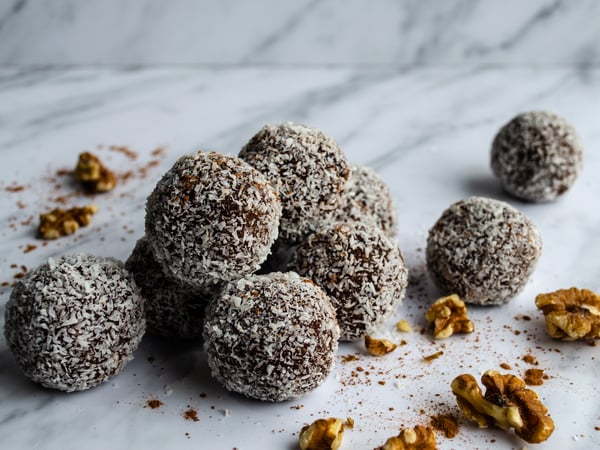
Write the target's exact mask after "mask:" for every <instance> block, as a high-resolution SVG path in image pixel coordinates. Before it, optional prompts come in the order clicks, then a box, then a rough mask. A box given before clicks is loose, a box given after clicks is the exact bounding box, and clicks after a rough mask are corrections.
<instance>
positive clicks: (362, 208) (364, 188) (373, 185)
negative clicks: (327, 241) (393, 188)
mask: <svg viewBox="0 0 600 450" xmlns="http://www.w3.org/2000/svg"><path fill="white" fill-rule="evenodd" d="M336 221H337V222H347V221H359V222H362V221H371V222H373V223H374V224H375V225H377V226H378V227H380V228H381V229H382V230H383V231H385V232H386V234H387V235H388V236H390V237H393V236H395V235H396V228H397V221H396V209H395V208H394V202H393V200H392V194H391V192H390V189H389V187H388V186H387V184H385V183H384V182H383V180H382V179H381V178H379V176H378V175H377V173H375V171H374V170H373V169H371V168H369V167H365V166H360V165H353V166H352V170H351V172H350V179H349V180H348V187H347V189H346V192H345V193H344V201H343V206H342V209H340V210H339V212H338V215H337V219H336Z"/></svg>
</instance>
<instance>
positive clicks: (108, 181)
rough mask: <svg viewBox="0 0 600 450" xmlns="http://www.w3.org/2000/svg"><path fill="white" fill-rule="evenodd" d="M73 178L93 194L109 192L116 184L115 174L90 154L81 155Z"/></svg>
mask: <svg viewBox="0 0 600 450" xmlns="http://www.w3.org/2000/svg"><path fill="white" fill-rule="evenodd" d="M73 176H74V177H75V179H76V180H77V181H79V182H80V183H81V185H82V186H83V187H84V189H85V190H87V191H88V192H91V193H97V192H108V191H110V190H111V189H113V188H114V187H115V184H116V178H115V174H114V173H112V172H111V171H110V170H108V169H107V168H106V167H105V166H104V165H103V164H102V163H101V162H100V160H99V159H98V157H97V156H96V155H93V154H92V153H90V152H83V153H81V154H80V155H79V160H78V161H77V166H75V171H74V172H73Z"/></svg>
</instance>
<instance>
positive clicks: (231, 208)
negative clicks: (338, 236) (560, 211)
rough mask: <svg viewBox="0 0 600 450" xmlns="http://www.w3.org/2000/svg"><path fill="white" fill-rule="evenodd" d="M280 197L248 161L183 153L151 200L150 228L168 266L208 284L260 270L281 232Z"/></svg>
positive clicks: (156, 249)
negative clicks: (279, 230) (185, 154)
mask: <svg viewBox="0 0 600 450" xmlns="http://www.w3.org/2000/svg"><path fill="white" fill-rule="evenodd" d="M280 217H281V203H280V201H279V198H278V196H277V193H276V192H275V190H274V188H273V187H272V186H271V184H270V183H269V182H268V181H267V179H266V178H265V177H264V176H263V175H262V174H261V173H260V172H258V171H257V170H256V169H254V168H253V167H252V166H250V165H249V164H248V163H246V162H245V161H242V160H241V159H239V158H235V157H232V156H226V155H221V154H218V153H214V152H211V153H204V152H198V153H197V154H195V155H189V156H184V157H182V158H180V159H179V160H178V161H177V162H176V163H175V164H174V165H173V167H172V168H171V169H169V170H168V171H167V173H166V174H165V175H164V176H163V177H162V179H161V180H160V181H159V182H158V184H157V185H156V187H155V188H154V191H153V192H152V193H151V194H150V196H149V197H148V201H147V203H146V235H147V236H148V239H149V242H150V246H151V247H152V253H153V254H154V257H155V258H156V261H157V262H158V263H159V264H160V265H161V266H162V268H163V271H164V272H165V273H167V274H169V275H170V276H172V277H173V278H177V279H179V280H181V281H182V282H184V283H187V284H189V285H192V286H196V287H198V288H200V289H204V288H205V287H206V286H208V285H211V284H215V285H216V284H219V283H220V282H222V281H228V280H233V279H237V278H240V277H242V276H244V275H246V274H248V273H252V272H254V271H255V270H257V269H258V268H259V267H260V265H261V263H262V262H263V261H264V260H265V259H266V258H267V255H268V254H269V251H270V248H271V245H272V244H273V242H274V241H275V239H276V237H277V231H278V226H279V218H280Z"/></svg>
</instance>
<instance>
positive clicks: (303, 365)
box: [204, 272, 340, 402]
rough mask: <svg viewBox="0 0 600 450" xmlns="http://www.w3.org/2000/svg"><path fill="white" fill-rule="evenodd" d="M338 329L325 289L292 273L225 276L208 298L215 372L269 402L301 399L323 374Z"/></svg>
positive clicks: (330, 359) (236, 387) (209, 338)
mask: <svg viewBox="0 0 600 450" xmlns="http://www.w3.org/2000/svg"><path fill="white" fill-rule="evenodd" d="M339 333H340V330H339V328H338V325H337V322H336V320H335V312H334V310H333V306H332V305H331V302H330V300H329V298H328V297H327V295H326V294H325V292H323V290H322V289H321V288H319V287H318V286H317V285H316V284H314V283H313V282H312V281H311V280H308V279H305V278H301V277H300V276H298V274H296V273H294V272H286V273H280V272H273V273H270V274H267V275H249V276H246V277H244V278H242V279H240V280H238V281H231V282H229V283H228V284H227V285H226V286H225V288H224V289H223V291H222V292H221V294H220V295H218V296H216V297H214V298H213V299H212V300H211V301H210V303H209V305H208V307H207V310H206V321H205V325H204V340H205V344H206V351H207V355H208V364H209V366H210V369H211V373H212V376H213V377H214V378H215V379H216V380H217V381H219V382H220V383H221V384H222V385H223V386H225V387H226V388H227V389H229V390H231V391H234V392H238V393H240V394H243V395H245V396H247V397H250V398H254V399H258V400H263V401H271V402H278V401H283V400H289V399H293V398H296V397H299V396H301V395H303V394H305V393H307V392H309V391H311V390H313V389H315V388H316V387H317V386H319V385H320V384H321V383H322V382H323V381H324V380H325V379H326V378H327V376H328V374H329V373H330V371H331V369H332V367H333V363H334V360H335V355H336V352H337V348H338V338H339Z"/></svg>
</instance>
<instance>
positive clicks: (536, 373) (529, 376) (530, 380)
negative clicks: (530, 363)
mask: <svg viewBox="0 0 600 450" xmlns="http://www.w3.org/2000/svg"><path fill="white" fill-rule="evenodd" d="M548 378H550V377H549V376H548V375H546V374H545V373H544V371H543V370H542V369H527V370H526V371H525V376H524V377H523V380H524V381H525V383H526V384H527V385H529V386H541V385H542V384H544V380H547V379H548Z"/></svg>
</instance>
